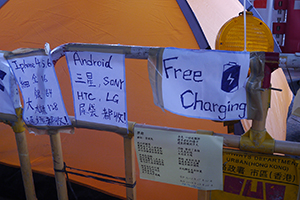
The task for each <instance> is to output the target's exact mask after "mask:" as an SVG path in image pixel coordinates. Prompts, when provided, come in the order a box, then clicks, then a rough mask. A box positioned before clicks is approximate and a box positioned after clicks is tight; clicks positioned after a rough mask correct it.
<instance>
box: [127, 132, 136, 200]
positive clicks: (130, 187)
mask: <svg viewBox="0 0 300 200" xmlns="http://www.w3.org/2000/svg"><path fill="white" fill-rule="evenodd" d="M133 138H134V137H133V135H132V136H131V135H128V136H124V154H125V155H124V157H125V179H126V185H127V187H126V199H127V200H136V199H137V198H136V187H135V184H136V182H135V181H136V180H135V154H134V139H133Z"/></svg>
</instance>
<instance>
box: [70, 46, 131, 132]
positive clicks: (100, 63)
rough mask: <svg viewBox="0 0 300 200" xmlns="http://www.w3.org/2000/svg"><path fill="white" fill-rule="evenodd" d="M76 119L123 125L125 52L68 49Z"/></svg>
mask: <svg viewBox="0 0 300 200" xmlns="http://www.w3.org/2000/svg"><path fill="white" fill-rule="evenodd" d="M66 59H67V62H68V67H69V71H70V76H71V82H72V89H73V99H74V110H75V118H76V120H82V121H87V122H95V123H101V124H107V125H114V126H118V127H123V128H127V127H128V125H127V107H126V85H125V55H124V54H119V53H102V52H85V51H82V52H81V51H70V52H66Z"/></svg>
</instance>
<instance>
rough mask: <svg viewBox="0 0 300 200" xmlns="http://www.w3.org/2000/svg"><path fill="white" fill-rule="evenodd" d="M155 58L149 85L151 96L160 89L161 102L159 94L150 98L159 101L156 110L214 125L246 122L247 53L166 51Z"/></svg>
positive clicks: (167, 49)
mask: <svg viewBox="0 0 300 200" xmlns="http://www.w3.org/2000/svg"><path fill="white" fill-rule="evenodd" d="M159 57H160V58H159V59H158V61H157V66H156V73H155V75H154V76H155V77H153V76H152V77H151V78H150V81H153V80H155V81H156V83H155V84H154V85H155V86H154V87H153V83H152V89H153V90H154V91H155V90H156V92H155V93H157V91H159V90H158V89H157V88H160V87H161V93H162V94H161V96H162V98H161V97H159V96H160V94H159V93H158V97H154V99H158V100H159V99H162V102H159V104H160V105H159V106H160V107H162V108H164V109H167V110H169V111H171V112H173V113H175V114H179V115H184V116H187V117H196V118H204V119H211V120H218V121H228V120H239V119H244V118H247V106H246V105H247V103H246V91H245V88H244V85H245V82H246V78H247V73H248V69H249V64H250V63H249V62H250V54H249V52H230V51H212V50H185V49H175V48H166V49H165V50H164V51H163V54H162V56H159ZM148 63H149V62H148ZM152 63H153V62H152ZM150 64H151V63H150ZM150 64H149V65H150ZM149 74H150V76H151V74H153V72H151V70H150V72H149ZM160 79H161V83H160ZM160 84H161V85H160Z"/></svg>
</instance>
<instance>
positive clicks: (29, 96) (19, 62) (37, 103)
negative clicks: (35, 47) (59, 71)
mask: <svg viewBox="0 0 300 200" xmlns="http://www.w3.org/2000/svg"><path fill="white" fill-rule="evenodd" d="M8 62H9V64H10V66H11V68H12V70H13V72H14V74H15V78H16V80H17V82H18V84H19V87H20V90H21V92H22V96H23V101H24V110H23V120H24V122H25V123H26V124H27V125H32V126H36V127H38V126H67V125H70V124H71V122H70V119H69V117H68V114H67V112H66V109H65V106H64V103H63V100H62V96H61V92H60V88H59V85H58V81H57V77H56V74H55V70H54V66H53V64H52V62H51V58H50V56H47V55H45V54H42V55H37V53H35V54H34V55H30V53H29V54H27V55H26V57H21V56H18V57H12V58H9V59H8Z"/></svg>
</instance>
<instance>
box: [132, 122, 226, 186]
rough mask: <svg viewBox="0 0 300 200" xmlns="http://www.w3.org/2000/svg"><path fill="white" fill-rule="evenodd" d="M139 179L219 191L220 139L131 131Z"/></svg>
mask: <svg viewBox="0 0 300 200" xmlns="http://www.w3.org/2000/svg"><path fill="white" fill-rule="evenodd" d="M134 136H135V138H134V141H135V150H136V154H137V159H138V165H139V169H140V177H141V178H142V179H147V180H152V181H158V182H163V183H170V184H174V185H181V186H186V187H191V188H196V189H200V190H222V189H223V179H222V176H223V175H222V149H223V138H222V137H216V136H209V135H200V134H191V133H184V132H174V131H166V130H156V129H149V128H140V127H136V128H134Z"/></svg>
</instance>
